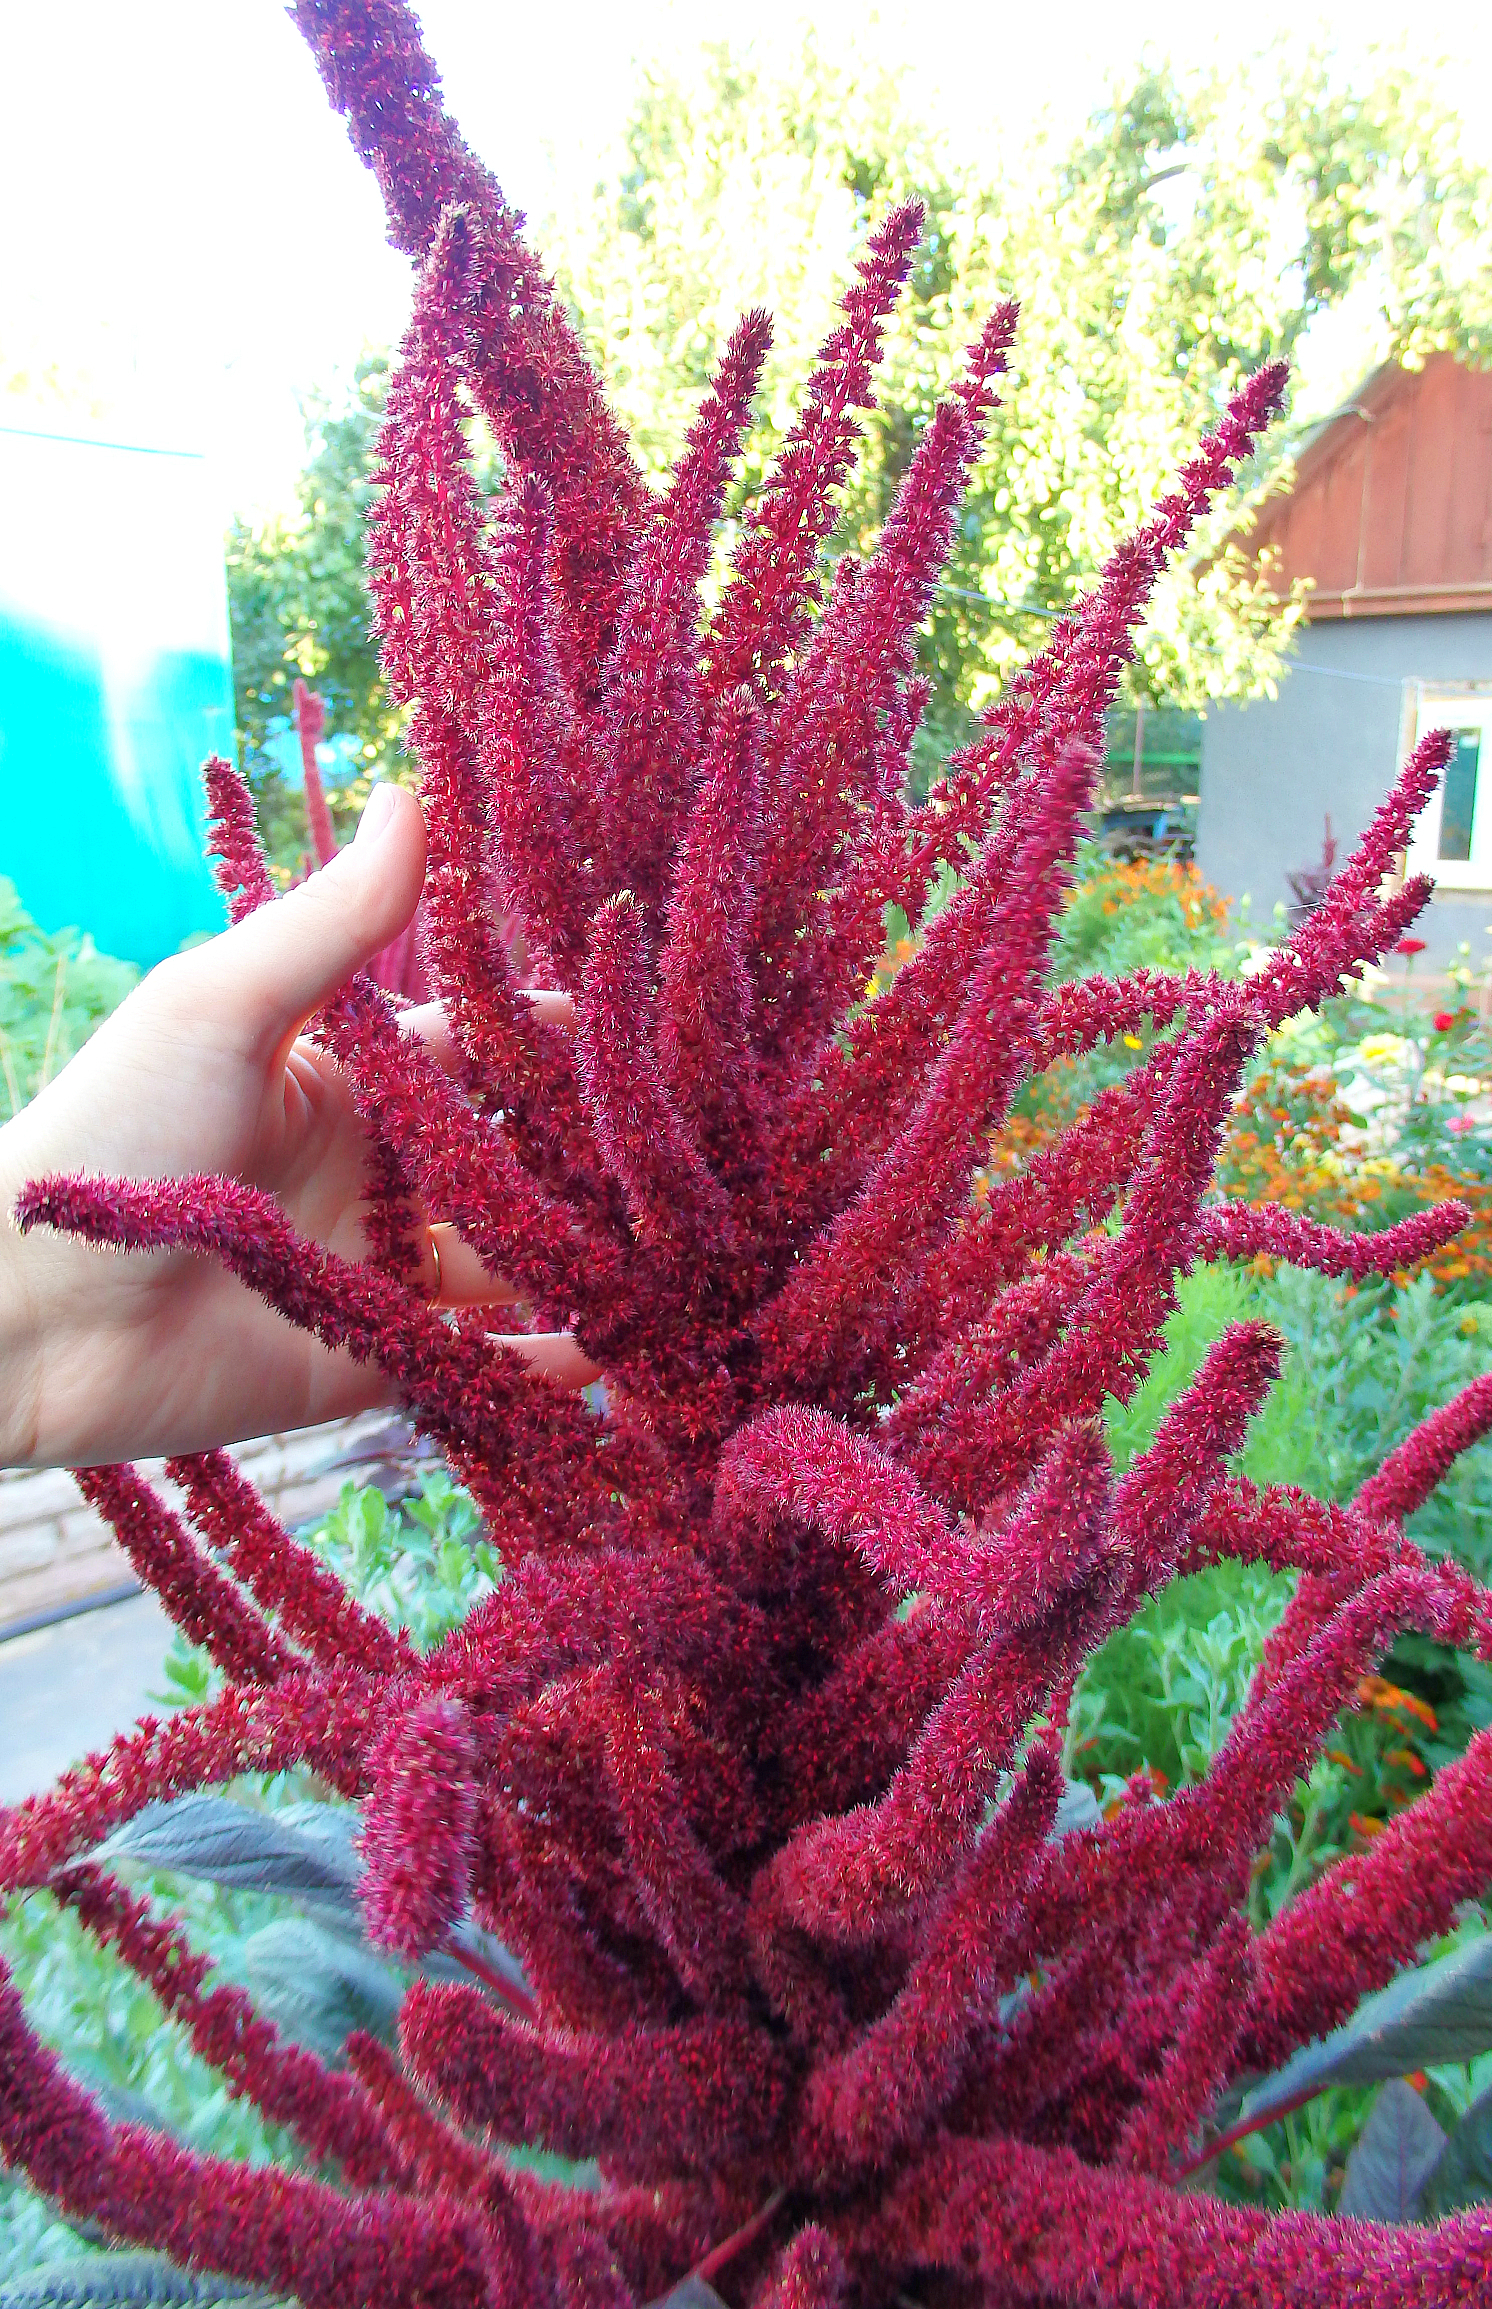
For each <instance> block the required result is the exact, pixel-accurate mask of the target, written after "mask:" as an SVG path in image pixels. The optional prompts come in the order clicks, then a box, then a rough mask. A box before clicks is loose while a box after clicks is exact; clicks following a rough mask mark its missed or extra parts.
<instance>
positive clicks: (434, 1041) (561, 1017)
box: [399, 986, 575, 1074]
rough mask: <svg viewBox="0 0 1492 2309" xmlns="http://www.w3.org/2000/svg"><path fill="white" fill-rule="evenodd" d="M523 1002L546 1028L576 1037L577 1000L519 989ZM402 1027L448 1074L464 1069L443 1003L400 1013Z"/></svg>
mask: <svg viewBox="0 0 1492 2309" xmlns="http://www.w3.org/2000/svg"><path fill="white" fill-rule="evenodd" d="M519 992H520V993H521V994H522V996H523V998H524V1000H525V1001H526V1002H529V1003H531V1004H532V1005H533V1009H534V1015H535V1016H536V1017H537V1018H538V1019H539V1020H540V1022H541V1023H542V1024H543V1025H545V1026H557V1027H558V1028H559V1029H560V1031H561V1032H562V1033H566V1034H569V1033H573V1032H574V1028H575V997H574V996H573V995H572V994H566V993H564V992H562V991H561V990H560V989H559V988H558V987H555V988H552V989H551V988H548V987H536V986H524V987H520V988H519ZM399 1024H400V1026H401V1028H402V1029H403V1031H404V1032H405V1033H406V1034H417V1035H418V1036H419V1038H420V1040H421V1042H423V1043H424V1045H425V1047H426V1049H427V1050H428V1051H429V1053H430V1055H431V1057H432V1058H433V1059H434V1060H435V1063H436V1065H437V1066H439V1067H440V1068H442V1069H443V1071H444V1072H445V1073H446V1074H458V1073H459V1072H460V1069H461V1046H460V1044H459V1043H458V1042H457V1040H456V1036H455V1032H454V1030H453V1028H452V1026H451V1022H450V1019H449V1018H448V1017H447V1015H446V1006H445V1004H444V1003H443V1002H419V1003H416V1004H415V1006H414V1008H413V1009H412V1010H405V1011H402V1012H401V1013H400V1017H399Z"/></svg>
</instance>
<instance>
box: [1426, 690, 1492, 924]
mask: <svg viewBox="0 0 1492 2309" xmlns="http://www.w3.org/2000/svg"><path fill="white" fill-rule="evenodd" d="M1409 687H1410V695H1409V697H1408V698H1407V699H1406V701H1405V702H1406V709H1407V710H1406V713H1405V724H1406V729H1405V735H1406V737H1407V740H1408V743H1409V744H1410V745H1414V744H1416V743H1417V742H1418V741H1419V739H1420V738H1422V737H1423V736H1424V734H1425V732H1426V731H1427V730H1439V729H1446V730H1449V731H1450V732H1451V733H1452V735H1453V737H1454V738H1455V741H1456V742H1455V748H1454V751H1453V752H1452V754H1451V758H1450V761H1449V762H1448V764H1447V765H1446V772H1445V776H1444V777H1443V778H1442V779H1441V781H1440V784H1439V786H1438V787H1437V788H1436V790H1435V792H1434V793H1433V794H1432V795H1431V797H1430V799H1429V801H1428V802H1427V803H1426V804H1425V806H1424V808H1423V810H1421V812H1420V814H1419V816H1418V818H1417V819H1416V820H1415V824H1414V830H1413V832H1412V833H1411V835H1410V837H1409V850H1408V854H1407V856H1406V858H1405V867H1406V869H1407V871H1408V872H1409V873H1411V874H1433V875H1434V877H1435V879H1436V881H1437V882H1438V883H1439V884H1440V887H1441V888H1442V889H1443V890H1492V682H1459V683H1457V682H1450V683H1445V684H1443V685H1438V686H1437V685H1435V684H1433V683H1430V682H1414V683H1411V684H1410V685H1409Z"/></svg>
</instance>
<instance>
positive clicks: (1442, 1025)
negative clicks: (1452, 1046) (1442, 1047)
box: [1435, 1010, 1461, 1034]
mask: <svg viewBox="0 0 1492 2309" xmlns="http://www.w3.org/2000/svg"><path fill="white" fill-rule="evenodd" d="M1460 1015H1461V1013H1460V1011H1459V1010H1437V1011H1436V1013H1435V1031H1436V1033H1437V1034H1449V1032H1450V1030H1451V1028H1452V1027H1453V1026H1454V1025H1455V1023H1456V1020H1457V1019H1458V1018H1459V1017H1460Z"/></svg>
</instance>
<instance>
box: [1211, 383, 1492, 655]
mask: <svg viewBox="0 0 1492 2309" xmlns="http://www.w3.org/2000/svg"><path fill="white" fill-rule="evenodd" d="M1248 544H1249V551H1250V552H1251V553H1256V552H1259V551H1261V550H1263V549H1265V548H1268V549H1269V550H1270V554H1271V561H1270V565H1269V566H1270V572H1271V581H1272V582H1273V583H1274V584H1275V585H1276V586H1277V587H1278V588H1279V590H1280V591H1281V592H1282V593H1283V592H1286V591H1288V589H1289V587H1290V585H1291V584H1292V583H1293V582H1294V580H1295V579H1297V578H1309V579H1311V580H1313V581H1314V590H1313V592H1312V594H1311V598H1310V604H1309V609H1308V615H1309V616H1310V617H1311V618H1312V619H1313V620H1315V619H1320V618H1330V617H1383V616H1392V615H1395V614H1407V613H1418V614H1422V613H1423V612H1425V611H1427V610H1468V609H1492V370H1483V371H1477V370H1473V369H1464V368H1462V367H1461V366H1460V364H1459V363H1458V362H1457V361H1456V360H1455V359H1454V357H1453V356H1452V355H1451V354H1449V353H1439V354H1436V355H1435V356H1434V357H1433V358H1432V359H1431V360H1430V361H1428V362H1427V363H1426V365H1425V367H1424V368H1423V369H1421V370H1419V371H1417V372H1416V371H1412V370H1406V369H1399V368H1394V367H1385V368H1382V369H1379V370H1378V371H1377V372H1376V374H1375V375H1374V376H1373V377H1371V378H1370V379H1369V380H1368V383H1367V384H1366V385H1365V386H1364V387H1363V388H1362V390H1361V391H1360V392H1359V393H1358V395H1357V396H1356V400H1355V403H1354V405H1353V406H1352V407H1351V408H1349V409H1347V410H1345V411H1344V412H1343V413H1342V414H1341V415H1340V416H1338V417H1336V418H1334V419H1333V420H1332V422H1331V424H1330V425H1328V426H1327V427H1326V428H1325V430H1324V431H1323V432H1321V433H1319V434H1318V435H1317V436H1316V438H1315V440H1314V441H1312V442H1311V443H1310V445H1309V446H1308V447H1307V448H1306V449H1305V450H1304V451H1303V452H1302V454H1301V457H1300V459H1299V462H1298V467H1297V474H1296V484H1295V488H1294V491H1293V493H1292V494H1291V495H1290V496H1288V497H1282V498H1278V499H1276V500H1274V501H1273V502H1272V503H1270V504H1268V505H1266V506H1265V507H1264V509H1263V511H1262V513H1261V515H1260V518H1259V524H1258V527H1257V529H1256V530H1255V531H1254V534H1253V536H1252V537H1251V538H1250V539H1249V541H1248Z"/></svg>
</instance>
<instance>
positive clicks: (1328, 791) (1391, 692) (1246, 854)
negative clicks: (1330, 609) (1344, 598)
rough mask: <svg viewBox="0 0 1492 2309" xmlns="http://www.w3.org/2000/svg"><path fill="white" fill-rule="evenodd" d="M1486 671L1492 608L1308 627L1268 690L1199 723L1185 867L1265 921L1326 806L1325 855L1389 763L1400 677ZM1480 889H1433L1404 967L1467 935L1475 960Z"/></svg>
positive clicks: (1487, 918)
mask: <svg viewBox="0 0 1492 2309" xmlns="http://www.w3.org/2000/svg"><path fill="white" fill-rule="evenodd" d="M1406 680H1418V681H1428V682H1437V681H1447V682H1448V681H1492V616H1487V615H1476V616H1465V617H1371V618H1367V617H1365V618H1361V619H1359V620H1356V621H1353V620H1350V619H1348V620H1344V621H1342V622H1340V623H1338V622H1336V621H1333V622H1331V623H1328V624H1322V625H1316V626H1307V627H1305V628H1304V629H1303V631H1302V632H1301V635H1300V645H1299V649H1298V651H1297V653H1296V655H1295V657H1294V659H1293V660H1292V661H1291V666H1290V671H1289V672H1288V673H1287V674H1286V676H1285V678H1284V680H1283V681H1282V682H1281V684H1280V694H1279V696H1278V698H1259V699H1256V700H1255V701H1254V702H1253V703H1252V704H1250V705H1242V706H1239V705H1225V706H1214V707H1213V708H1212V710H1211V712H1210V713H1209V714H1208V716H1207V720H1206V723H1205V725H1204V728H1203V733H1202V778H1201V788H1200V804H1199V808H1198V816H1197V865H1198V867H1199V869H1200V871H1201V873H1202V874H1203V876H1204V878H1205V879H1206V880H1207V881H1209V882H1212V883H1214V884H1215V885H1216V886H1217V888H1218V889H1219V890H1223V891H1226V893H1227V894H1228V896H1229V897H1230V898H1233V899H1234V900H1238V899H1241V898H1242V897H1244V896H1245V895H1247V896H1248V898H1249V900H1250V902H1251V907H1252V914H1253V919H1254V921H1255V922H1256V923H1259V924H1261V925H1263V926H1266V927H1267V926H1268V924H1269V922H1270V917H1271V914H1272V912H1273V909H1274V906H1275V903H1276V901H1283V902H1284V903H1287V904H1288V902H1289V897H1290V891H1289V887H1288V885H1287V883H1286V881H1285V876H1286V874H1287V873H1289V872H1291V871H1294V870H1296V869H1298V868H1300V867H1302V866H1308V865H1314V864H1315V863H1316V861H1317V860H1318V859H1319V857H1320V855H1321V838H1322V832H1323V821H1324V819H1325V817H1326V815H1327V813H1328V812H1329V813H1330V816H1331V823H1332V831H1333V833H1334V834H1335V836H1336V838H1337V845H1338V852H1337V854H1338V857H1339V858H1340V857H1342V856H1344V855H1345V852H1346V850H1347V848H1348V847H1349V846H1350V845H1351V844H1352V843H1353V842H1354V841H1355V840H1356V839H1357V837H1358V835H1359V834H1360V833H1361V832H1362V830H1363V828H1364V827H1365V826H1366V824H1367V822H1368V820H1369V818H1370V817H1371V816H1372V814H1373V811H1374V810H1375V809H1376V808H1377V806H1378V803H1379V802H1380V801H1381V800H1382V798H1383V796H1384V794H1385V793H1386V792H1387V790H1388V788H1389V786H1390V785H1391V784H1392V782H1393V778H1394V773H1395V771H1396V770H1397V768H1398V757H1399V731H1400V724H1401V716H1402V709H1403V684H1404V683H1405V681H1406ZM1489 924H1492V890H1489V891H1488V892H1487V894H1486V895H1485V896H1483V895H1482V894H1481V893H1480V892H1471V893H1469V894H1468V893H1467V892H1464V891H1458V892H1457V893H1456V894H1455V895H1454V896H1452V897H1444V898H1440V897H1437V898H1436V899H1435V900H1434V901H1433V902H1432V904H1431V905H1430V906H1429V907H1428V908H1427V909H1426V912H1425V914H1424V916H1423V917H1422V919H1421V921H1420V923H1419V925H1418V929H1417V933H1416V935H1418V936H1420V937H1422V938H1423V939H1424V940H1425V943H1426V948H1427V951H1426V953H1425V955H1424V956H1423V957H1422V960H1421V962H1420V963H1419V964H1418V965H1417V966H1416V967H1417V968H1422V969H1426V970H1429V969H1433V968H1435V967H1437V966H1443V965H1444V964H1445V963H1447V962H1449V961H1450V960H1451V959H1452V957H1453V956H1454V954H1455V951H1456V947H1457V944H1458V942H1459V941H1460V940H1461V939H1463V938H1466V939H1469V940H1470V942H1471V946H1472V953H1473V959H1474V960H1476V961H1477V962H1478V963H1481V962H1483V961H1485V960H1486V959H1487V958H1488V953H1489V949H1492V938H1489V936H1488V925H1489Z"/></svg>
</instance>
